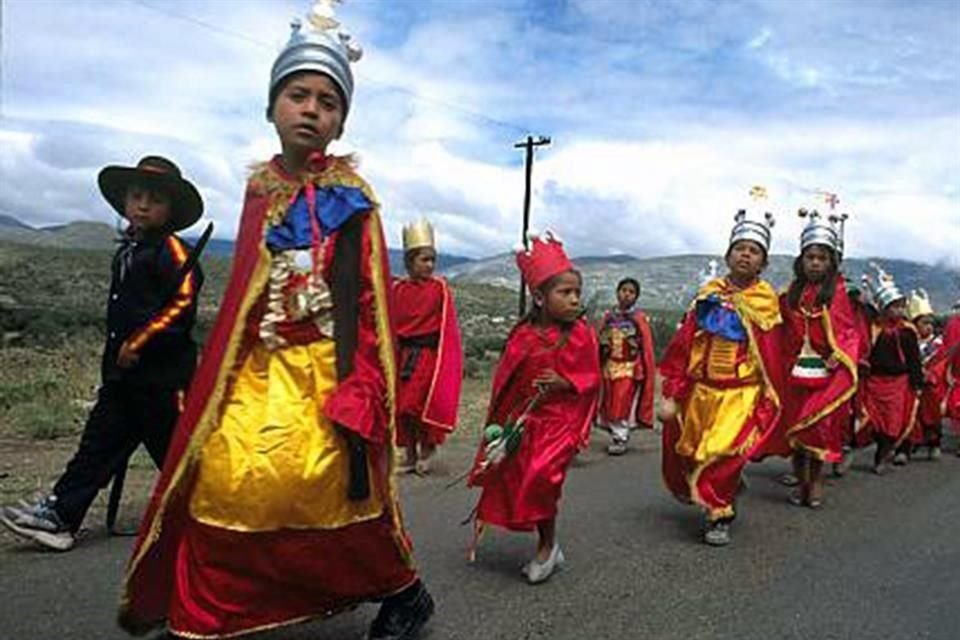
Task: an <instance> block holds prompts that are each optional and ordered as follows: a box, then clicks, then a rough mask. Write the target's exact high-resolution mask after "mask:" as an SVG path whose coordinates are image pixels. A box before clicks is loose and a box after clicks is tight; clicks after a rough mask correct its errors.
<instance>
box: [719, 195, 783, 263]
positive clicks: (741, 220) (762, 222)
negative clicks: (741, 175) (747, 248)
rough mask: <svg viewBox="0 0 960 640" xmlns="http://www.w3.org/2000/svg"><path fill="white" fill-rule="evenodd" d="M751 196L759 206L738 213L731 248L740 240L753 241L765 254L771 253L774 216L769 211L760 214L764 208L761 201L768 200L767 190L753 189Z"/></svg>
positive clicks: (731, 238)
mask: <svg viewBox="0 0 960 640" xmlns="http://www.w3.org/2000/svg"><path fill="white" fill-rule="evenodd" d="M750 196H751V197H752V198H753V200H754V202H756V203H757V204H756V205H754V206H753V207H751V210H750V211H748V210H747V209H740V210H739V211H737V215H736V216H734V218H733V219H734V225H733V231H731V232H730V246H733V244H734V243H735V242H738V241H740V240H752V241H754V242H756V243H757V244H759V245H760V246H761V247H763V250H764V252H765V253H770V240H771V235H772V234H771V231H770V230H771V228H772V227H773V224H774V220H773V214H772V213H770V212H769V211H764V212H763V214H762V215H760V214H759V210H760V209H762V208H764V206H763V205H762V204H761V201H763V200H766V199H767V190H766V189H765V188H764V187H753V188H752V189H750Z"/></svg>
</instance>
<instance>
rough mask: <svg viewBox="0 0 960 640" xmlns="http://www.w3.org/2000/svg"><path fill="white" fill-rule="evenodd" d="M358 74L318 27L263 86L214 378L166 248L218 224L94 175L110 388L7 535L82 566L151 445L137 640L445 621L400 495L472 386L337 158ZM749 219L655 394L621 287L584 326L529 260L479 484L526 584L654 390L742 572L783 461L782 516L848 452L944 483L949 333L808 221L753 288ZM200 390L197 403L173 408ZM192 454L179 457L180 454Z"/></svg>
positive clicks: (756, 221)
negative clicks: (158, 633) (143, 448)
mask: <svg viewBox="0 0 960 640" xmlns="http://www.w3.org/2000/svg"><path fill="white" fill-rule="evenodd" d="M359 57H360V49H359V47H358V46H357V45H356V44H355V43H354V42H353V40H352V39H351V38H350V36H349V35H348V34H347V33H346V32H345V31H343V30H342V29H341V28H340V25H339V22H338V21H337V20H336V18H335V16H334V15H333V13H332V10H331V9H330V7H329V6H328V5H317V7H315V8H314V10H313V12H312V13H311V15H310V16H309V18H308V22H307V24H300V23H295V24H294V26H293V33H292V35H291V37H290V40H289V42H288V43H287V45H286V46H285V47H284V49H283V50H282V51H281V53H280V55H279V56H278V57H277V59H276V61H275V62H274V65H273V68H272V70H271V75H270V82H269V91H268V95H267V98H268V100H267V119H268V120H269V121H270V122H271V123H272V124H273V125H274V127H275V129H276V132H277V136H278V139H279V146H280V149H281V152H280V154H278V155H277V156H275V157H274V158H273V159H272V160H269V161H267V162H264V163H262V164H260V165H257V166H256V167H254V168H253V170H252V173H251V174H250V177H249V180H248V182H247V188H246V195H245V201H244V205H243V210H242V213H241V217H240V223H239V233H238V236H237V241H236V249H235V254H234V260H233V266H232V272H231V274H230V280H229V284H228V286H227V289H226V294H225V297H224V299H223V301H222V302H221V304H220V306H219V311H218V314H217V319H216V321H215V324H214V326H213V328H212V330H211V331H210V333H209V335H208V337H207V339H206V343H205V347H204V350H203V354H202V357H201V358H200V364H199V367H198V368H197V370H196V374H195V375H193V376H192V383H191V382H189V381H190V377H191V375H192V374H193V369H194V366H195V363H196V356H195V346H194V343H193V340H192V338H191V330H192V328H193V324H194V320H195V316H196V300H197V292H198V290H199V288H200V287H201V285H202V282H203V278H202V274H201V272H200V270H199V268H198V267H196V266H195V264H196V261H195V256H192V257H193V258H194V260H190V259H189V258H188V255H189V253H190V251H191V248H190V247H189V246H188V245H186V244H185V243H184V242H183V241H182V240H180V239H179V238H178V237H177V236H176V235H174V232H175V231H178V230H181V229H184V228H186V227H188V226H190V225H191V224H193V223H194V222H196V221H197V219H198V218H199V217H200V215H201V213H202V211H203V204H202V200H201V199H200V196H199V192H198V191H197V189H196V188H195V187H194V186H193V185H192V184H191V183H190V182H189V181H188V180H186V178H184V177H183V176H181V174H180V171H179V169H178V168H177V167H176V165H174V164H173V163H172V162H170V161H169V160H166V159H164V158H159V157H154V156H149V157H146V158H144V159H143V160H141V161H140V162H139V163H138V165H137V166H136V167H108V168H106V169H104V171H103V172H102V173H101V175H100V181H99V182H100V189H101V191H102V193H103V195H104V197H105V199H106V200H107V201H108V202H109V203H110V205H111V206H113V207H114V208H115V209H116V210H117V211H118V212H119V213H120V215H122V216H124V217H125V218H126V219H127V220H128V223H129V226H128V230H127V232H126V234H125V235H124V238H123V242H122V243H121V246H120V248H119V249H118V251H117V253H116V256H115V257H114V262H113V271H112V282H111V292H110V300H109V304H108V339H107V344H106V346H105V349H104V357H103V384H102V387H101V390H100V395H99V399H98V402H97V404H96V406H95V407H94V409H93V411H92V412H91V415H90V418H89V419H88V422H87V425H86V427H85V430H84V433H83V437H82V439H81V442H80V445H79V448H78V451H77V453H76V454H75V456H74V458H73V460H72V461H71V462H70V464H69V465H68V467H67V469H66V470H65V472H64V475H63V477H62V478H61V479H60V481H59V482H58V483H57V485H56V486H55V487H54V489H53V491H52V493H51V494H50V495H48V496H44V497H42V498H41V499H39V500H35V501H21V502H19V503H18V504H16V505H9V506H7V507H5V508H4V509H3V511H2V513H0V523H2V524H4V525H5V526H6V527H7V528H8V529H10V530H11V531H13V532H14V533H16V534H18V535H20V536H22V537H24V538H27V539H30V540H32V541H34V542H38V543H40V544H42V545H44V546H47V547H50V548H54V549H58V550H66V549H69V548H71V547H72V546H73V544H74V542H75V540H76V533H77V531H78V529H79V528H80V524H81V523H82V520H83V516H84V514H85V512H86V510H87V509H88V507H89V506H90V504H91V502H92V500H93V499H94V497H95V495H96V493H97V492H98V491H99V490H100V489H102V488H103V487H104V486H106V484H107V483H108V482H109V480H110V478H111V477H112V476H113V474H114V473H115V472H116V471H117V470H118V468H119V466H120V465H121V464H124V465H125V464H126V458H127V457H128V456H129V454H130V453H131V452H132V451H133V449H134V448H135V447H136V446H137V445H139V444H140V443H141V442H143V443H145V444H146V445H147V448H148V450H149V451H150V453H151V455H152V457H153V458H154V460H155V462H156V463H157V465H158V466H159V467H160V468H161V473H160V476H159V479H158V481H157V484H156V486H155V488H154V491H153V494H152V497H151V500H150V503H149V505H148V507H147V511H146V514H145V516H144V518H143V521H142V524H141V527H140V529H139V534H138V537H137V540H136V543H135V545H134V549H133V553H132V555H131V558H130V561H129V563H128V565H127V568H126V571H125V575H124V588H123V597H122V603H121V611H120V615H119V622H120V624H121V626H123V627H124V628H125V629H127V630H128V631H130V632H131V633H145V632H147V631H149V630H150V629H153V628H157V627H165V628H166V629H167V631H168V633H169V634H170V635H171V636H173V637H188V638H221V637H233V636H236V635H240V634H245V633H251V632H255V631H261V630H267V629H272V628H275V627H278V626H282V625H286V624H291V623H294V622H299V621H303V620H307V619H311V618H317V617H325V616H330V615H333V614H335V613H337V612H340V611H343V610H345V609H348V608H350V607H352V606H354V605H356V604H357V603H359V602H363V601H376V602H379V603H381V605H380V609H379V613H378V614H377V616H376V617H375V619H374V620H373V621H372V623H371V626H370V630H369V633H368V638H370V639H372V640H384V639H391V640H412V639H413V638H415V637H417V636H418V635H419V633H420V631H421V629H422V628H423V626H424V625H425V623H426V622H427V620H428V619H429V618H430V617H431V615H432V614H433V609H434V602H433V599H432V597H431V595H430V593H429V592H428V590H427V588H426V586H425V584H424V582H423V581H422V580H421V579H420V577H419V574H418V571H417V568H416V563H415V561H414V556H413V548H412V544H411V541H410V539H409V537H408V535H407V533H406V529H405V528H404V524H403V518H402V515H401V511H400V505H399V501H398V494H397V479H396V477H397V474H398V473H404V472H412V473H417V474H421V475H424V474H428V473H430V471H431V465H432V463H433V460H434V456H435V455H436V451H437V448H438V447H439V446H441V445H442V444H443V442H444V440H445V438H446V437H447V436H448V434H449V433H450V432H451V431H452V430H453V429H454V428H455V427H456V425H457V407H458V404H459V399H460V382H461V378H462V373H463V361H462V358H463V355H462V348H461V337H460V329H459V325H458V322H457V315H456V309H455V306H454V301H453V296H452V294H451V289H450V287H449V286H448V285H447V283H446V282H445V281H444V280H443V279H442V278H440V277H437V276H436V275H434V270H435V268H436V266H437V265H436V263H437V252H436V242H435V237H434V230H433V227H432V226H431V225H430V223H429V222H427V221H425V220H420V221H418V222H414V223H412V224H410V225H407V226H405V227H404V228H403V247H404V260H405V267H406V271H407V276H406V277H404V278H397V279H393V280H391V277H390V271H389V266H388V253H387V249H386V245H385V242H384V234H383V229H382V219H381V213H380V203H379V201H378V199H377V197H376V195H375V194H374V192H373V190H372V189H371V187H370V186H369V185H368V184H367V183H366V182H365V181H364V179H363V178H362V177H361V176H360V175H359V174H358V173H357V171H356V169H355V166H354V163H353V161H352V159H351V158H350V157H339V156H333V155H329V154H328V153H327V147H328V145H329V144H330V143H331V142H332V141H333V140H335V139H337V138H339V137H340V135H341V134H342V132H343V127H344V123H345V120H346V117H347V115H348V113H349V109H350V106H351V100H352V96H353V90H354V77H353V73H352V70H351V64H352V63H353V62H354V61H356V60H357V59H359ZM753 195H754V196H755V199H754V204H753V205H751V207H750V208H745V209H742V210H740V211H738V212H737V214H736V216H735V224H734V226H733V230H732V232H731V235H730V238H729V243H728V246H727V250H726V266H727V268H728V272H727V274H726V275H724V276H722V277H716V278H713V279H710V280H709V281H708V282H705V283H704V284H702V286H701V287H700V289H699V291H698V292H697V294H696V296H695V297H694V300H693V303H692V304H691V305H690V307H689V309H688V310H687V311H686V313H685V314H684V316H683V320H682V322H681V323H680V326H679V327H678V329H677V331H676V333H675V335H674V336H673V338H672V340H671V341H670V343H669V345H667V347H666V350H665V352H664V355H663V357H662V358H661V360H660V362H659V365H657V364H655V360H654V356H655V354H654V343H653V337H652V332H651V329H650V324H649V322H648V319H647V317H646V316H645V315H644V313H643V312H641V311H639V310H638V309H637V308H636V303H637V300H638V298H639V297H640V294H641V283H640V282H639V281H638V280H636V279H634V278H625V279H623V280H621V281H620V282H619V283H617V288H616V296H617V304H616V306H615V307H614V308H612V309H610V310H609V311H607V312H605V313H604V314H603V315H602V318H601V319H600V320H599V321H598V323H597V324H596V326H594V325H593V324H592V323H590V322H588V320H587V319H586V317H585V314H584V309H583V305H582V300H581V296H582V278H581V275H580V273H579V271H577V269H576V267H575V266H574V264H573V263H572V262H571V261H570V259H569V258H568V257H567V255H566V253H565V251H564V249H563V245H562V243H561V242H560V241H559V239H558V238H557V237H556V236H555V235H554V234H553V233H550V232H546V233H544V234H542V235H540V236H532V237H531V238H529V239H528V243H527V244H526V246H525V247H524V248H523V249H522V250H520V251H518V253H517V256H516V260H517V266H518V267H519V269H520V271H521V274H522V276H523V279H524V282H526V284H527V286H528V287H529V290H530V293H531V297H532V303H531V305H530V309H529V311H528V312H527V313H526V315H525V316H524V317H522V318H521V319H520V320H519V322H518V323H517V325H516V326H515V327H514V328H513V329H512V331H511V332H510V334H509V336H508V338H507V341H506V344H505V346H504V349H503V352H502V355H501V357H500V361H499V363H498V364H497V367H496V370H495V372H494V374H493V381H492V391H491V396H490V402H489V410H488V415H487V426H486V428H485V429H484V430H483V437H482V441H481V443H480V445H479V447H478V451H477V454H476V457H475V460H474V463H473V467H472V469H471V471H470V473H469V477H468V483H469V485H470V486H473V487H477V488H479V490H480V493H479V499H478V502H477V506H476V509H475V511H474V512H473V514H472V518H473V522H474V534H475V535H474V540H473V544H472V547H471V549H472V554H471V555H472V557H475V554H476V551H477V544H478V542H479V539H480V536H481V534H482V533H483V531H484V529H485V527H486V526H488V525H495V526H497V527H502V528H505V529H509V530H515V531H530V532H536V534H537V537H538V542H537V546H536V552H535V554H534V555H533V557H532V558H531V559H530V561H529V562H528V563H527V564H526V565H524V567H523V574H524V575H525V576H526V579H527V580H528V581H529V582H530V583H532V584H537V583H540V582H543V581H545V580H547V579H548V578H549V577H550V576H551V575H552V574H553V572H554V571H555V570H556V568H557V567H559V566H560V565H562V564H563V562H564V554H563V550H562V549H561V546H560V543H559V536H558V532H557V515H558V505H559V501H560V497H561V492H562V489H563V484H564V480H565V477H566V473H567V470H568V469H569V467H570V464H571V462H572V461H573V459H574V458H575V456H576V455H577V453H578V452H579V451H581V450H583V449H584V448H585V447H586V446H587V445H588V443H589V438H590V433H591V428H592V427H593V425H594V424H597V425H599V426H601V427H602V428H604V429H606V430H607V431H609V434H610V442H609V445H608V447H607V451H608V453H609V454H610V455H620V454H623V453H624V452H625V451H626V450H627V447H628V443H629V439H630V433H631V430H632V429H636V428H641V429H653V428H654V425H655V416H654V394H655V391H654V389H655V382H656V376H657V373H659V374H660V376H661V380H662V387H661V392H660V393H661V398H660V402H659V409H658V410H657V416H656V417H657V418H659V421H660V422H661V424H662V457H663V459H662V472H663V478H664V480H665V483H666V486H667V487H668V489H669V490H670V492H672V493H673V494H674V495H675V496H676V498H677V499H678V500H680V501H682V502H685V503H690V504H694V505H697V506H698V507H699V508H700V509H701V510H702V511H703V513H704V516H705V518H704V521H705V529H704V540H705V541H706V542H707V543H709V544H711V545H725V544H728V543H729V542H730V539H731V523H732V522H733V521H734V519H735V518H736V516H737V510H738V505H737V497H738V495H739V494H740V492H742V491H743V490H744V487H745V481H744V478H743V471H744V469H745V467H746V465H747V464H748V463H749V462H752V461H759V460H761V459H763V458H764V457H766V456H782V457H787V458H790V459H791V460H792V463H793V473H792V474H790V477H789V479H788V483H789V484H791V485H794V488H793V490H792V491H791V492H790V493H789V495H788V499H789V502H790V503H791V504H794V505H797V506H800V507H806V508H812V509H816V508H819V507H820V506H821V505H822V504H823V503H824V500H825V496H824V481H823V478H824V470H825V466H826V465H827V464H828V463H829V464H831V465H832V469H833V471H834V473H836V474H838V475H840V474H842V473H844V472H845V471H846V469H847V468H848V467H849V461H850V459H851V456H852V454H853V451H854V450H855V449H856V448H862V447H865V446H867V445H869V444H874V443H875V444H876V453H875V457H874V470H875V471H876V472H877V473H878V474H883V473H886V472H887V471H888V470H889V469H890V465H902V464H906V463H908V462H909V460H910V459H911V457H912V456H913V455H916V454H917V453H918V452H919V451H920V450H925V451H926V453H927V456H928V457H929V458H930V459H932V460H935V459H937V458H939V457H940V453H941V449H940V447H941V437H942V434H941V423H942V421H943V418H944V416H945V415H948V416H949V417H951V418H952V419H954V420H960V384H958V380H960V352H958V345H960V315H955V316H954V317H953V318H952V319H951V320H950V321H949V322H948V324H947V326H946V328H945V330H944V331H943V333H942V335H937V334H936V332H935V331H934V318H935V314H934V311H933V309H932V308H931V305H930V302H929V299H928V298H927V296H926V294H925V293H923V292H922V291H917V292H914V293H912V294H911V295H910V296H907V295H905V294H904V293H903V292H901V291H900V290H899V289H898V288H897V286H896V284H895V283H894V281H893V279H892V278H891V277H890V276H889V275H888V274H886V273H884V272H883V271H882V270H880V269H879V268H878V270H877V271H878V273H877V276H876V277H875V278H874V279H873V280H871V281H868V282H865V283H864V284H865V286H864V291H862V292H861V289H860V288H859V287H857V286H856V283H854V282H851V281H848V280H846V279H845V277H844V275H843V273H842V260H843V252H844V245H843V220H842V218H840V217H838V216H835V215H833V214H832V213H831V214H829V215H827V216H824V215H822V214H821V213H820V212H818V211H809V212H807V211H802V212H801V215H803V216H804V219H805V226H804V229H803V232H802V234H801V238H800V243H799V254H798V255H797V257H796V260H795V262H794V274H793V280H792V282H791V283H790V285H789V287H788V288H787V290H786V291H785V292H784V293H783V294H781V295H778V294H777V293H776V291H775V290H774V288H773V287H772V286H771V285H770V284H769V283H768V282H766V281H765V280H763V279H762V274H763V271H764V269H765V267H766V266H767V263H768V252H769V250H770V246H771V236H772V227H773V216H772V214H771V213H769V212H767V211H765V210H764V209H763V208H762V207H761V206H760V205H762V204H763V202H764V200H763V196H764V193H763V192H762V190H760V189H755V191H754V192H753ZM188 383H189V393H187V394H186V397H184V393H183V392H184V390H186V389H187V385H188ZM174 424H175V427H174Z"/></svg>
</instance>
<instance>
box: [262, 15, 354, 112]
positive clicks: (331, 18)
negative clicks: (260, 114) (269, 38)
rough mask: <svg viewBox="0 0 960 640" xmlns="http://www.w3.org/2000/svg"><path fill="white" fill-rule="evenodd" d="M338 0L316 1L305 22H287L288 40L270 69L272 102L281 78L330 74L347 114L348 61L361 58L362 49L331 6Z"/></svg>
mask: <svg viewBox="0 0 960 640" xmlns="http://www.w3.org/2000/svg"><path fill="white" fill-rule="evenodd" d="M339 1H340V0H318V1H317V2H316V4H314V5H313V8H312V9H311V11H310V14H309V15H308V16H307V24H306V25H304V23H303V22H302V21H301V20H300V19H298V18H297V19H294V20H293V22H291V23H290V30H291V33H290V39H289V40H288V41H287V44H286V46H284V48H283V50H282V51H281V52H280V54H279V55H278V56H277V59H276V60H275V61H274V63H273V67H272V68H271V70H270V91H269V94H268V95H269V97H268V100H270V101H271V102H272V99H273V98H274V97H275V96H274V92H275V91H276V89H277V87H278V86H279V85H280V83H281V82H282V81H283V79H284V78H286V77H288V76H290V75H291V74H294V73H297V72H299V71H316V72H319V73H323V74H326V75H328V76H330V78H331V79H332V80H333V81H334V83H336V85H337V87H338V88H339V89H340V92H341V93H342V94H343V100H344V105H343V112H344V117H346V115H347V112H348V111H349V110H350V102H351V100H352V98H353V72H352V71H351V70H350V63H352V62H356V61H357V60H359V59H360V57H361V56H362V55H363V49H362V48H361V47H360V46H359V45H358V44H357V43H356V42H354V41H353V38H352V37H351V35H350V34H349V33H348V32H347V31H346V30H345V29H343V28H342V27H341V25H340V21H339V20H337V18H336V15H335V12H334V8H333V5H334V4H336V3H338V2H339Z"/></svg>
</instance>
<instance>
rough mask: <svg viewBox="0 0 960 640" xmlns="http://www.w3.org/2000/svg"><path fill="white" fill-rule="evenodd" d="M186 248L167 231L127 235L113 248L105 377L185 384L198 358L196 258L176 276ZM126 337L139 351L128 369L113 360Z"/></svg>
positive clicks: (198, 272) (174, 385)
mask: <svg viewBox="0 0 960 640" xmlns="http://www.w3.org/2000/svg"><path fill="white" fill-rule="evenodd" d="M189 253H190V246H189V245H187V244H186V243H185V242H183V240H181V239H180V238H178V237H177V236H175V235H173V234H169V235H161V236H156V237H150V238H145V239H143V240H139V241H133V240H126V241H125V242H124V243H123V244H122V245H121V246H120V248H119V249H118V250H117V252H116V254H114V256H113V264H112V267H111V272H112V278H111V281H110V295H109V298H108V300H107V343H106V346H105V347H104V350H103V362H102V366H101V374H102V376H103V380H104V382H118V381H122V382H127V383H130V384H137V385H141V384H142V385H152V386H159V387H164V388H178V389H185V388H186V387H187V385H188V384H189V382H190V378H191V377H193V371H194V369H195V368H196V362H197V345H196V343H195V342H194V341H193V336H192V335H191V332H192V330H193V326H194V324H195V323H196V318H197V296H198V294H199V292H200V288H201V287H202V286H203V272H202V270H201V269H200V265H199V264H197V265H196V266H195V267H194V268H193V270H192V271H191V272H190V274H189V275H188V276H187V277H186V278H181V277H180V269H181V266H182V265H183V263H184V262H185V261H186V259H187V256H188V255H189ZM125 341H129V342H130V345H131V346H133V347H134V350H135V351H136V353H138V354H139V356H140V358H139V360H138V362H137V363H136V364H135V365H134V366H132V367H130V368H128V369H122V368H120V367H119V366H118V365H117V356H118V355H119V353H120V347H121V346H122V345H123V343H124V342H125Z"/></svg>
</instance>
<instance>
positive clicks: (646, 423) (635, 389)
mask: <svg viewBox="0 0 960 640" xmlns="http://www.w3.org/2000/svg"><path fill="white" fill-rule="evenodd" d="M624 315H625V314H623V313H621V312H619V310H618V311H607V312H606V313H605V314H604V315H603V320H602V321H601V323H600V332H601V343H604V340H603V335H604V332H605V331H608V326H609V325H610V323H611V322H615V321H616V320H617V319H624ZM627 317H628V318H629V320H630V321H631V322H632V323H633V326H634V327H635V328H636V333H637V336H636V341H637V347H638V349H637V352H636V354H635V355H634V357H633V358H629V357H625V356H626V354H624V353H622V352H623V351H625V349H624V348H623V347H620V346H618V345H607V344H604V346H605V353H606V357H605V358H604V359H603V362H601V371H602V372H603V391H602V393H601V401H600V421H601V422H602V423H604V424H607V425H609V424H611V423H613V422H619V421H632V422H635V423H636V425H637V426H639V427H643V428H646V429H651V428H653V390H654V387H655V386H656V384H655V383H656V364H655V363H654V351H653V333H652V332H651V331H650V323H649V321H648V320H647V316H646V314H644V313H643V312H642V311H639V310H638V311H634V312H632V313H630V314H629V315H628V316H627ZM631 413H632V414H633V415H632V416H631Z"/></svg>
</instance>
